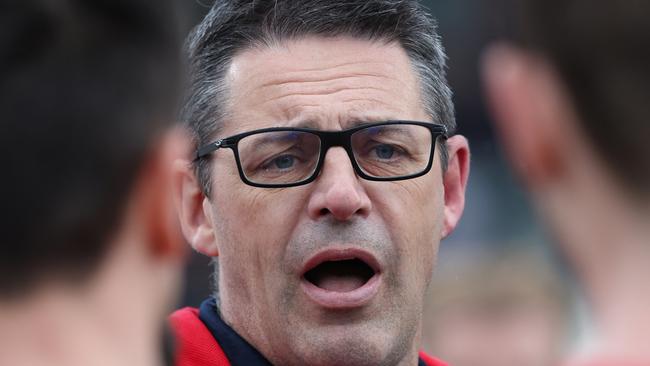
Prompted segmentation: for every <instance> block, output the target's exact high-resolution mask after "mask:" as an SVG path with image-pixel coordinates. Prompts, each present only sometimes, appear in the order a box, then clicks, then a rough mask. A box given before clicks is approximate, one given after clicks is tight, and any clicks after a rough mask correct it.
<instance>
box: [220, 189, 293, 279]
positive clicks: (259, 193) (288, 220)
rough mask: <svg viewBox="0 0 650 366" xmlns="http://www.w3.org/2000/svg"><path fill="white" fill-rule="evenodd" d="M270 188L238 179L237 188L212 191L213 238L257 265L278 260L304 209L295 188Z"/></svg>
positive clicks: (225, 249) (224, 249)
mask: <svg viewBox="0 0 650 366" xmlns="http://www.w3.org/2000/svg"><path fill="white" fill-rule="evenodd" d="M295 191H296V189H295V188H294V190H293V191H289V189H287V190H270V189H263V188H255V187H250V186H246V185H245V184H244V183H242V182H240V183H239V184H238V190H236V191H233V190H230V191H228V192H226V191H225V190H224V191H222V192H215V198H216V197H219V199H218V203H217V206H218V208H217V210H218V212H217V214H216V215H215V216H216V218H215V220H217V221H219V222H220V224H218V225H217V227H218V232H217V233H216V235H217V237H218V238H217V241H218V242H220V243H221V244H222V246H223V247H224V248H223V252H224V254H225V252H229V251H232V252H236V253H237V255H238V256H245V257H246V258H247V260H249V261H251V262H252V263H251V264H257V265H258V267H257V268H264V267H266V266H267V264H268V263H269V262H270V263H276V264H277V263H278V260H279V259H280V258H281V257H282V256H283V253H284V250H285V247H286V243H287V242H288V241H289V239H290V236H291V233H292V232H293V230H294V228H295V226H296V224H297V223H298V221H299V217H300V215H301V213H302V211H303V210H304V208H303V207H302V206H301V202H304V200H305V199H304V198H303V197H302V195H300V194H299V192H295Z"/></svg>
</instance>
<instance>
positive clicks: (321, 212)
mask: <svg viewBox="0 0 650 366" xmlns="http://www.w3.org/2000/svg"><path fill="white" fill-rule="evenodd" d="M329 213H330V210H328V209H326V208H321V209H320V214H321V216H325V215H327V214H329Z"/></svg>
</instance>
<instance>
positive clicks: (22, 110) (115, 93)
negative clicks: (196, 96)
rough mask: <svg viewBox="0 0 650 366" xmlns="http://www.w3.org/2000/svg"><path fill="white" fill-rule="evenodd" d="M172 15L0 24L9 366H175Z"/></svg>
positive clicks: (15, 10)
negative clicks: (168, 348)
mask: <svg viewBox="0 0 650 366" xmlns="http://www.w3.org/2000/svg"><path fill="white" fill-rule="evenodd" d="M177 17H178V13H177V10H176V7H175V6H172V2H171V1H156V2H149V1H144V0H128V1H126V0H111V1H21V2H16V3H14V4H13V5H12V6H7V5H6V4H5V6H3V8H2V12H1V13H0V126H1V132H0V141H1V142H0V149H1V153H0V155H1V156H2V167H3V169H4V171H3V178H2V183H0V192H2V195H3V206H2V207H3V210H4V214H3V219H2V239H1V240H2V244H0V364H1V365H29V366H38V365H66V366H71V365H84V366H86V365H138V366H143V365H145V366H146V365H151V366H153V365H161V364H163V362H164V361H163V359H164V356H163V351H162V345H163V342H162V340H163V327H164V324H165V322H164V319H165V316H166V313H167V312H168V311H169V309H171V308H172V307H173V305H174V302H175V297H176V294H177V291H178V287H179V284H180V279H181V272H182V267H183V262H184V261H183V257H184V250H183V248H184V246H185V245H184V241H183V240H182V234H181V231H180V228H179V227H178V224H177V221H176V216H175V210H174V205H173V200H172V196H171V180H172V174H171V172H172V169H171V168H172V166H173V164H172V162H173V161H174V160H175V159H177V158H179V157H181V156H183V155H184V154H186V153H187V152H186V151H185V148H186V146H187V145H188V144H187V142H185V138H184V137H183V136H184V135H183V134H181V133H179V131H178V130H177V129H172V128H171V127H172V123H173V122H174V120H175V115H176V110H175V109H176V108H175V107H176V106H177V105H178V101H177V92H178V90H179V87H180V84H181V81H182V80H181V79H182V72H181V71H182V67H181V64H182V63H181V57H180V56H181V52H180V45H181V35H180V32H181V29H180V28H179V26H180V24H181V23H180V19H178V18H177Z"/></svg>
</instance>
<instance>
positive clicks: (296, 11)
mask: <svg viewBox="0 0 650 366" xmlns="http://www.w3.org/2000/svg"><path fill="white" fill-rule="evenodd" d="M436 29H437V25H436V22H435V21H434V20H433V19H432V18H431V17H430V16H429V14H428V13H427V12H426V11H425V10H424V8H423V6H422V5H421V4H420V3H419V2H418V1H416V0H217V1H216V2H215V4H214V5H213V7H212V9H211V10H210V12H209V13H208V15H207V16H206V17H205V19H204V20H203V21H202V22H201V23H200V24H199V25H198V26H197V27H196V28H195V29H194V30H193V32H192V33H191V34H190V36H189V38H188V40H187V44H186V48H187V52H188V55H189V62H190V71H191V77H190V85H189V90H188V95H187V98H186V102H185V107H184V109H183V113H182V120H183V121H184V122H185V123H186V124H187V125H188V127H189V129H190V132H191V134H192V136H193V140H194V143H195V144H196V146H197V147H199V146H202V145H205V144H207V143H210V142H211V141H210V139H211V138H213V136H214V135H215V134H216V133H217V132H218V131H219V130H220V128H221V126H222V125H223V120H224V118H225V116H226V113H227V111H226V106H227V105H228V104H227V97H228V90H227V86H226V83H225V82H224V77H225V74H226V72H227V70H228V68H229V67H230V65H231V62H232V60H233V57H234V56H235V55H236V54H238V53H239V52H241V51H243V50H246V49H249V48H251V47H255V46H264V45H266V46H270V45H273V44H277V43H279V42H281V41H287V40H295V39H300V38H302V37H306V36H311V35H315V36H323V37H336V36H351V37H355V38H361V39H368V40H371V41H374V40H378V41H384V42H387V43H389V42H397V43H399V44H400V45H401V46H402V47H403V48H404V50H405V51H406V53H407V55H408V56H409V58H410V61H411V64H412V66H413V68H414V70H415V71H416V73H417V75H418V76H419V80H420V84H421V91H422V93H421V94H422V97H423V101H422V102H423V104H424V107H425V110H426V112H427V113H428V114H429V115H430V116H431V118H432V120H433V121H435V122H437V123H440V124H443V125H445V126H446V127H447V129H448V130H449V131H450V133H451V132H453V131H454V130H455V127H456V122H455V118H454V107H453V104H452V101H451V97H452V93H451V90H450V88H449V86H448V84H447V81H446V56H445V53H444V49H443V47H442V44H441V42H440V37H439V36H438V34H437V30H436ZM440 151H441V156H442V161H443V168H444V167H445V165H446V161H447V150H446V149H440ZM206 160H207V159H201V160H200V161H198V162H196V166H195V168H196V171H197V175H198V179H199V181H200V183H201V185H202V187H203V190H204V193H205V194H206V196H208V197H209V196H210V193H211V182H210V180H211V179H210V174H211V172H210V169H209V164H208V162H207V161H206Z"/></svg>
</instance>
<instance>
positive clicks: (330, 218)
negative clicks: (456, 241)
mask: <svg viewBox="0 0 650 366" xmlns="http://www.w3.org/2000/svg"><path fill="white" fill-rule="evenodd" d="M188 44H189V54H190V60H191V66H192V84H191V90H190V93H189V94H190V97H189V99H188V101H187V104H186V105H185V113H184V118H185V120H186V122H187V124H188V125H189V127H190V129H191V131H192V133H193V137H194V142H195V146H196V147H197V148H202V147H207V150H204V149H201V151H209V153H207V154H203V153H201V154H200V157H199V158H198V159H197V160H195V163H194V166H192V167H186V168H187V169H185V170H184V171H183V172H184V173H183V174H181V179H182V181H181V185H180V186H181V189H180V190H179V192H178V197H179V200H180V201H181V207H182V209H181V221H182V223H183V228H184V232H185V235H186V238H187V239H188V240H189V241H190V242H191V244H192V246H193V247H194V248H195V249H197V250H199V251H200V252H202V253H204V254H206V255H209V256H212V257H216V256H218V257H219V268H218V271H219V298H220V303H221V305H220V311H221V314H222V315H223V316H224V318H225V319H226V321H227V322H228V323H229V324H231V325H232V326H233V328H234V329H235V330H237V331H238V332H239V333H240V334H241V335H242V336H243V337H244V338H246V339H247V340H248V341H249V342H251V343H252V344H253V345H254V346H256V347H257V348H258V349H260V351H262V353H263V354H264V355H265V356H266V357H267V358H269V359H270V361H271V362H273V363H275V364H287V365H289V364H369V365H376V364H397V363H399V362H401V361H403V360H405V359H407V358H408V360H407V361H406V362H414V361H415V360H414V359H413V358H414V357H417V353H416V350H417V344H416V343H417V339H418V337H419V329H420V319H421V313H422V306H423V293H424V290H425V288H426V286H427V283H428V281H429V277H430V275H431V271H432V268H433V265H434V261H435V257H436V253H437V249H438V245H439V241H440V239H441V238H443V237H444V236H446V235H448V234H449V233H450V232H451V231H452V230H453V228H454V227H455V225H456V223H457V221H458V219H459V218H460V215H461V213H462V210H463V202H464V189H465V183H466V178H467V173H468V159H469V156H468V155H469V153H468V148H467V143H466V141H465V139H464V138H462V137H461V136H453V137H450V138H448V139H446V140H445V138H444V137H443V136H442V134H441V133H438V132H435V133H434V132H433V131H442V129H445V128H446V129H448V130H449V131H451V130H453V128H454V117H453V107H452V104H451V100H450V96H451V93H450V91H449V88H448V86H447V84H446V81H445V70H444V67H445V66H444V65H445V64H444V60H445V59H444V53H443V50H442V47H441V45H440V42H439V40H438V36H437V34H436V31H435V24H434V22H433V21H432V20H431V19H430V18H429V17H428V16H427V15H426V14H425V12H424V11H423V9H422V8H421V7H420V6H419V5H418V3H417V2H415V1H320V0H314V1H307V2H305V1H301V2H297V1H220V2H218V3H217V4H216V5H215V6H214V7H213V8H212V10H211V12H210V13H209V14H208V16H207V17H206V19H205V20H204V21H203V22H202V23H201V24H200V25H199V26H198V27H197V28H196V29H195V31H194V33H193V34H192V35H191V37H190V39H189V43H188ZM390 120H411V121H421V122H425V124H426V126H429V127H426V128H424V127H423V128H422V129H419V128H415V129H410V128H407V127H405V126H404V125H396V126H398V127H396V128H393V129H387V128H384V127H385V126H383V127H380V126H373V127H371V128H369V129H363V130H362V131H363V132H360V133H357V132H352V130H349V129H351V128H357V127H359V126H365V125H367V124H372V123H377V122H382V121H390ZM272 127H283V128H294V127H301V128H307V129H308V130H292V131H279V132H278V131H277V130H276V132H277V134H275V135H264V136H265V137H264V138H261V137H260V135H253V137H252V138H251V137H243V136H242V135H240V134H242V133H248V132H251V131H258V130H259V129H264V128H272ZM429 128H431V129H429ZM343 130H346V131H348V132H345V133H343V134H342V135H336V134H332V133H330V132H332V131H339V132H340V131H343ZM322 131H330V132H328V133H327V134H325V135H326V136H328V137H324V139H321V140H319V138H318V137H317V136H318V135H319V134H321V135H323V134H322V133H321V132H322ZM354 131H358V130H354ZM232 136H235V137H234V138H229V137H232ZM255 136H257V137H259V138H257V137H255ZM369 136H372V137H369ZM387 137H389V138H388V139H386V138H387ZM224 138H226V139H225V140H222V139H224ZM218 140H222V141H221V142H220V143H218V144H212V143H213V142H214V141H218ZM251 141H252V142H251ZM278 141H281V142H282V143H281V144H280V145H278ZM319 141H320V143H319ZM358 141H364V142H365V143H363V144H359V143H358ZM445 141H446V143H445ZM326 144H329V145H327V147H328V148H324V146H326ZM348 144H349V145H348ZM277 146H281V148H279V149H278V150H276V149H275V147H277ZM223 147H226V148H223ZM228 147H229V148H228ZM267 151H273V153H271V154H266V152H267ZM318 151H322V153H321V155H320V156H319V154H318ZM420 152H424V153H422V154H421V153H420ZM254 153H255V154H254ZM260 154H262V155H263V156H262V157H260V156H259V155H260ZM251 156H255V157H256V158H250V157H251ZM312 157H315V158H313V159H312ZM366 157H367V158H369V159H365V158H366ZM370 157H371V159H370ZM407 157H409V158H413V159H415V157H418V159H419V158H420V157H422V159H423V160H422V161H424V164H415V166H417V167H419V168H415V170H417V171H414V170H413V169H406V171H401V170H400V169H401V168H402V167H403V166H404V165H403V164H402V161H404V160H405V159H406V158H407ZM258 160H259V161H258ZM369 161H372V162H374V163H377V164H374V165H373V164H369V163H368V162H369ZM418 161H419V160H418ZM387 162H391V163H392V164H393V165H392V166H389V165H385V164H386V163H387ZM427 162H430V163H431V164H430V165H431V166H430V168H431V169H430V170H425V169H424V168H425V166H426V165H427V164H426V163H427ZM238 163H239V166H238ZM310 164H311V165H310ZM316 166H318V168H316ZM251 167H252V168H251ZM302 167H307V169H306V170H305V171H307V172H314V175H313V176H312V178H313V180H309V181H304V180H303V181H302V182H301V183H304V184H301V185H296V186H290V187H289V186H284V187H281V188H280V187H275V188H268V187H259V185H257V186H256V185H255V184H251V183H269V182H272V181H273V179H278V177H287V176H288V177H289V178H287V181H283V182H284V183H287V182H288V181H291V182H296V181H298V180H300V179H303V178H306V176H303V175H297V177H298V178H296V177H295V176H291V175H290V173H292V172H296V171H302V170H301V169H302ZM378 167H381V168H378ZM374 168H377V169H374ZM314 169H315V170H314ZM318 169H320V170H318ZM240 171H241V174H240ZM396 172H401V173H407V174H409V173H414V174H415V173H423V174H422V175H418V176H417V177H411V179H405V180H389V181H377V180H373V179H372V178H373V177H375V178H376V177H378V176H379V177H386V176H394V175H396V174H397V175H403V174H398V173H396ZM362 176H364V177H362ZM368 176H371V177H368ZM368 178H371V179H368ZM244 180H247V182H244Z"/></svg>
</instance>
